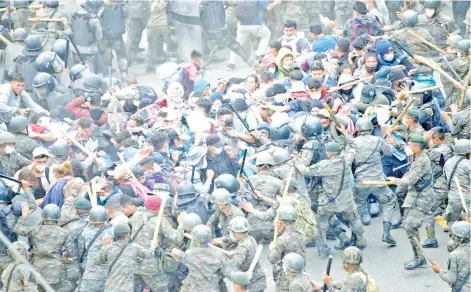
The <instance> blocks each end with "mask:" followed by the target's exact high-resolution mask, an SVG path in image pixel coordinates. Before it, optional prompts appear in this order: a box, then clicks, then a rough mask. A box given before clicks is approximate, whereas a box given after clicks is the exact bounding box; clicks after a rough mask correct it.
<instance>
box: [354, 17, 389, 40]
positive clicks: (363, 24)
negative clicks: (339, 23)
mask: <svg viewBox="0 0 471 292" xmlns="http://www.w3.org/2000/svg"><path fill="white" fill-rule="evenodd" d="M381 31H382V27H381V24H380V23H379V22H378V21H376V20H374V19H370V18H360V17H354V18H352V35H351V36H350V41H353V40H354V39H356V38H357V37H359V36H360V35H370V36H377V35H379V34H380V33H381Z"/></svg>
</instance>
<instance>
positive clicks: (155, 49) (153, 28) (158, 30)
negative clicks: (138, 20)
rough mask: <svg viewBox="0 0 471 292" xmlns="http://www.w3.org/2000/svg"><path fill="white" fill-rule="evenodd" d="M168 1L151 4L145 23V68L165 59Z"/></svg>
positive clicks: (167, 34) (161, 0)
mask: <svg viewBox="0 0 471 292" xmlns="http://www.w3.org/2000/svg"><path fill="white" fill-rule="evenodd" d="M168 5H169V3H168V0H160V1H154V2H152V6H151V10H150V16H149V20H148V21H147V43H148V44H149V48H148V49H147V57H146V67H147V68H149V69H151V68H153V67H154V65H155V64H156V61H159V62H162V61H165V60H166V59H167V58H166V56H165V52H164V50H163V48H164V41H166V42H167V43H168V42H169V41H171V40H170V37H169V33H168V30H169V29H168V20H167V6H168Z"/></svg>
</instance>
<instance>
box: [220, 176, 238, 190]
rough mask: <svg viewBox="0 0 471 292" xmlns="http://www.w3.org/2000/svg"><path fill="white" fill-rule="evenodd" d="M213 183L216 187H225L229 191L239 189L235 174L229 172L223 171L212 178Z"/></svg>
mask: <svg viewBox="0 0 471 292" xmlns="http://www.w3.org/2000/svg"><path fill="white" fill-rule="evenodd" d="M214 185H215V186H216V187H217V188H218V189H221V188H222V189H226V190H227V191H228V192H229V193H236V192H237V191H238V190H239V183H238V182H237V179H236V178H235V176H233V175H232V174H229V173H224V174H221V175H220V176H218V177H217V178H216V179H215V180H214Z"/></svg>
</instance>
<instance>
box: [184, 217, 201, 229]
mask: <svg viewBox="0 0 471 292" xmlns="http://www.w3.org/2000/svg"><path fill="white" fill-rule="evenodd" d="M202 223H203V222H202V221H201V217H200V216H199V215H198V214H195V213H186V214H185V215H184V216H183V222H182V225H183V229H184V230H185V231H187V232H191V231H192V230H193V228H195V226H196V225H200V224H202Z"/></svg>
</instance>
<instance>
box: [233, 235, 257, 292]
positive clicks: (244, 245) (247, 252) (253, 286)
mask: <svg viewBox="0 0 471 292" xmlns="http://www.w3.org/2000/svg"><path fill="white" fill-rule="evenodd" d="M256 250H257V242H256V241H255V239H254V238H253V237H252V236H250V235H246V236H244V237H243V238H242V239H240V240H238V241H237V247H236V248H235V249H234V252H235V256H234V257H233V258H231V259H230V260H229V262H228V263H227V265H228V266H229V267H231V268H233V269H234V270H238V271H242V272H247V271H248V270H249V267H250V264H251V263H252V260H253V259H254V257H255V252H256ZM265 288H266V278H265V272H264V271H263V269H262V267H261V266H260V264H259V263H257V264H256V265H255V269H254V271H253V275H252V278H251V279H250V283H249V286H248V289H249V291H252V292H262V291H264V290H265Z"/></svg>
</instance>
